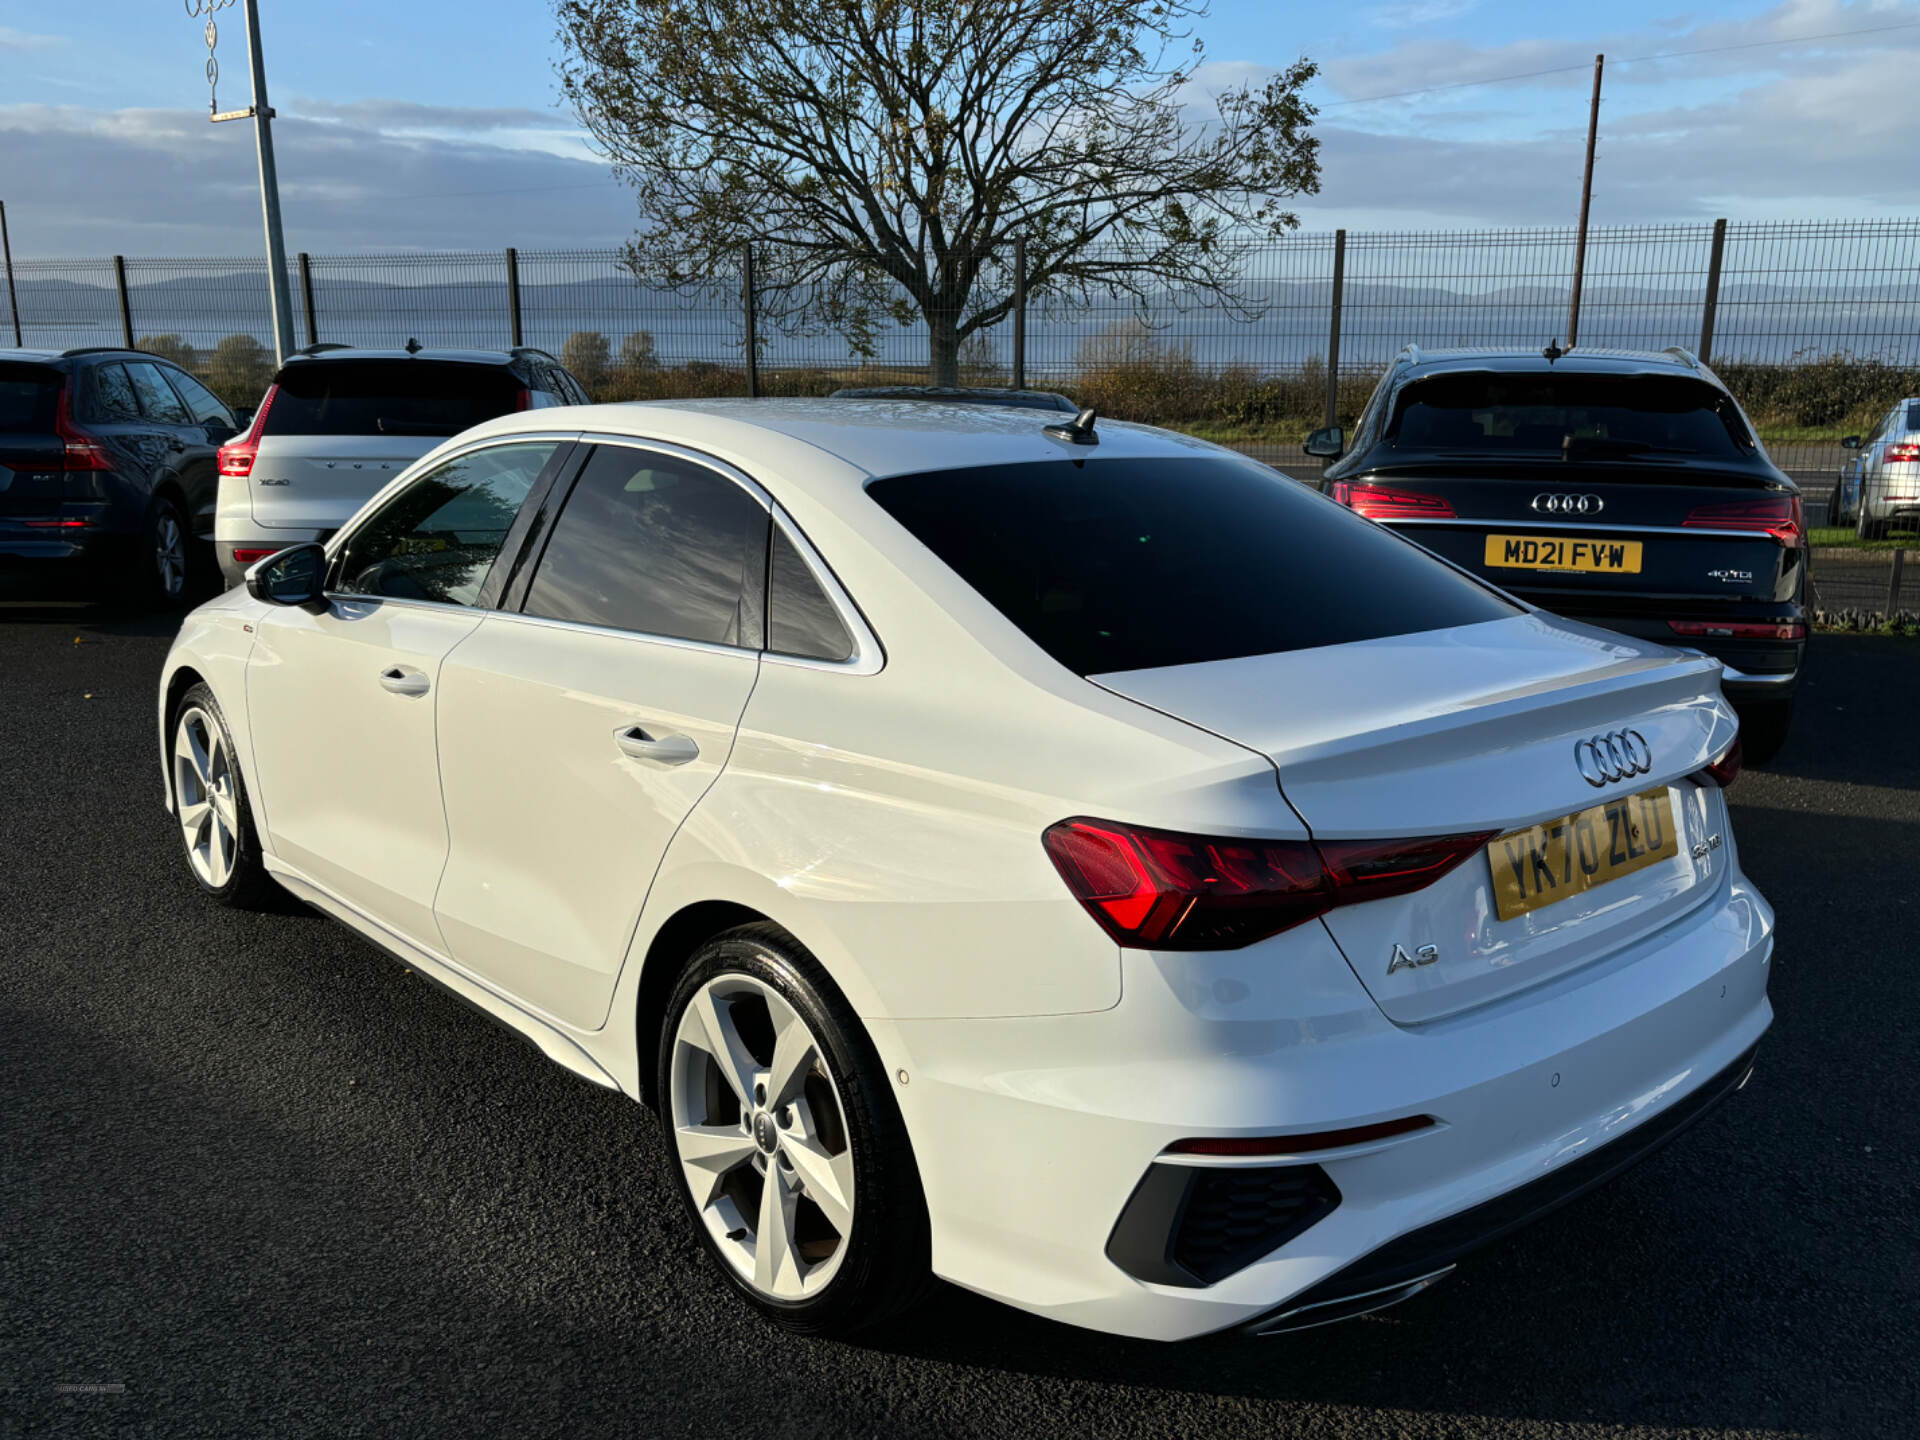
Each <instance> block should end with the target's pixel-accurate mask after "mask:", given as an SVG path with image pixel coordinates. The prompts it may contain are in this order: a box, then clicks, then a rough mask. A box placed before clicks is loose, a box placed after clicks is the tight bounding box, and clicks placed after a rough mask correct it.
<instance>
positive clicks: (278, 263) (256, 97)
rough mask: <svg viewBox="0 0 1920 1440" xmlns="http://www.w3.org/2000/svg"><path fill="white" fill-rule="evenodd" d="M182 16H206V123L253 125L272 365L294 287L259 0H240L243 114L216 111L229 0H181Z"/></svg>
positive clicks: (289, 343) (289, 333)
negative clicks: (247, 88)
mask: <svg viewBox="0 0 1920 1440" xmlns="http://www.w3.org/2000/svg"><path fill="white" fill-rule="evenodd" d="M183 3H184V4H185V5H186V9H187V14H188V15H189V16H190V17H192V18H194V19H198V18H199V17H200V16H202V15H204V16H206V18H207V29H206V36H207V119H208V120H209V121H210V122H212V123H213V124H216V125H217V124H219V123H220V122H221V121H223V120H251V121H253V138H254V149H255V152H256V153H257V154H258V156H259V161H260V214H261V218H262V220H264V221H265V223H266V231H267V287H268V290H269V292H270V294H271V296H272V300H273V353H274V360H275V362H276V363H278V362H281V361H284V360H285V359H286V358H287V356H288V355H290V354H291V353H293V350H294V348H295V346H294V343H293V287H292V285H291V284H290V283H289V281H288V279H287V242H286V236H285V234H284V233H283V232H282V230H281V227H280V172H279V170H278V169H277V168H276V167H275V165H274V161H273V106H271V105H269V104H268V103H267V65H266V61H265V60H264V59H263V58H262V57H261V53H260V5H259V0H244V6H243V9H242V13H243V14H244V15H245V16H246V25H247V73H248V79H249V80H250V81H251V83H252V87H253V103H252V104H251V105H248V106H247V107H246V108H245V109H243V110H224V111H223V110H222V109H220V104H219V100H218V98H217V96H218V90H217V88H216V87H217V86H218V84H219V80H220V64H219V62H218V61H217V60H216V59H215V58H214V54H213V47H214V43H215V42H216V41H217V40H218V38H219V31H218V29H217V28H216V27H215V25H214V22H213V17H214V13H215V12H216V11H219V10H225V9H226V8H227V7H228V6H230V5H232V4H233V3H234V0H183Z"/></svg>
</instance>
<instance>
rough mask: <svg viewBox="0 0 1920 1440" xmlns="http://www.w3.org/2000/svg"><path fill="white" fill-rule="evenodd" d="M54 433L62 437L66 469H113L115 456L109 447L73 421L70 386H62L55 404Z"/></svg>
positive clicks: (64, 467)
mask: <svg viewBox="0 0 1920 1440" xmlns="http://www.w3.org/2000/svg"><path fill="white" fill-rule="evenodd" d="M53 433H54V434H56V435H58V436H59V437H60V444H61V449H62V453H63V458H64V463H63V464H62V467H61V468H62V469H66V470H111V469H112V468H113V458H112V457H111V456H110V455H108V454H107V447H106V446H105V445H102V444H101V443H100V442H99V441H98V440H97V439H95V438H94V437H93V436H92V435H89V434H88V433H87V432H86V431H85V430H82V429H81V428H80V427H79V426H78V425H76V424H74V423H73V407H72V399H71V390H70V387H68V386H66V385H62V386H61V387H60V399H59V401H58V403H57V404H56V405H55V406H54V411H53Z"/></svg>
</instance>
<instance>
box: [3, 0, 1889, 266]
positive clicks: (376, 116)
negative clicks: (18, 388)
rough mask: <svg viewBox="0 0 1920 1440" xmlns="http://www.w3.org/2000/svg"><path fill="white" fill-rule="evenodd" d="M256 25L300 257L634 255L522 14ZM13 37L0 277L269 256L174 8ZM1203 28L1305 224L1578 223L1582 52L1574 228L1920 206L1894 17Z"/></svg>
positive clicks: (235, 46)
mask: <svg viewBox="0 0 1920 1440" xmlns="http://www.w3.org/2000/svg"><path fill="white" fill-rule="evenodd" d="M260 9H261V32H262V38H263V41H264V45H265V53H266V60H267V74H268V81H269V86H270V93H271V97H272V100H273V103H274V107H275V109H276V111H277V113H278V118H277V120H276V122H275V127H274V133H275V140H276V148H277V151H278V156H279V164H280V175H281V197H282V206H283V210H284V214H285V220H286V234H287V243H288V246H289V248H291V249H295V250H308V251H312V252H315V253H333V254H338V253H356V252H372V251H392V250H490V249H497V248H500V247H504V246H507V245H516V246H519V247H521V248H523V249H552V248H567V247H581V248H586V247H598V246H605V245H611V244H616V243H618V242H619V241H620V240H622V239H624V238H625V237H626V236H627V235H628V234H630V233H631V231H632V229H633V224H634V210H633V202H632V199H631V196H630V194H629V193H628V192H627V191H626V190H625V189H624V188H623V187H622V186H621V184H620V183H619V182H618V181H617V180H615V179H614V178H613V176H612V174H611V171H610V170H609V168H608V166H607V165H606V163H605V162H604V161H603V160H600V159H599V158H598V157H596V156H595V155H594V154H593V152H592V151H591V149H590V148H589V146H588V143H587V141H586V138H585V136H584V134H583V133H582V131H581V129H580V127H579V125H578V123H577V122H576V120H575V118H574V117H573V115H572V114H571V113H570V112H569V111H568V110H566V109H565V108H564V107H563V106H562V104H561V102H560V99H559V94H558V86H557V83H556V80H555V76H554V68H553V62H554V57H555V55H556V53H557V45H556V42H555V40H554V36H553V30H554V23H553V19H552V16H551V13H550V11H549V9H548V8H547V6H546V5H545V4H544V3H542V0H517V3H511V4H502V3H495V4H493V5H481V4H476V3H474V0H382V3H378V4H376V3H371V0H327V3H325V4H317V3H313V0H298V3H295V0H260ZM7 18H8V19H9V20H10V21H12V22H13V23H11V24H7V25H0V97H4V98H3V99H0V157H4V158H0V201H4V202H5V203H6V206H7V218H8V222H9V226H10V229H11V232H12V241H13V251H14V254H15V256H16V257H49V258H51V257H61V256H72V255H106V254H114V253H120V254H126V255H206V256H226V255H236V254H246V253H252V252H255V251H257V250H258V248H259V245H260V243H261V233H262V232H261V225H260V211H259V191H258V181H257V174H256V170H255V161H254V154H253V134H252V127H251V126H250V125H248V124H246V123H244V122H241V123H231V124H221V125H210V124H209V123H208V121H207V118H206V117H207V84H206V77H205V65H206V57H207V51H206V42H205V36H204V33H203V28H204V23H205V22H204V21H203V20H199V19H193V18H190V17H188V16H187V15H186V14H185V7H184V6H183V5H182V3H181V0H94V3H92V4H88V5H69V6H37V7H27V6H21V7H9V12H8V17H7ZM217 23H218V25H219V32H220V33H219V45H218V49H217V52H216V53H217V56H218V58H219V62H220V67H221V79H220V86H219V101H220V105H221V108H222V109H227V108H233V107H239V106H244V105H245V104H246V102H247V99H248V95H247V79H246V69H247V67H246V51H245V38H244V34H243V29H242V23H241V19H240V10H239V8H238V7H237V6H236V7H234V8H230V9H226V10H222V11H221V12H220V13H219V15H218V17H217ZM1197 31H1198V34H1199V37H1200V39H1201V40H1203V41H1204V42H1205V45H1206V62H1205V64H1204V66H1203V68H1202V70H1201V71H1200V73H1199V74H1198V75H1197V76H1196V81H1195V83H1196V85H1198V86H1200V87H1202V88H1205V87H1207V86H1218V85H1230V84H1233V83H1237V82H1238V81H1240V80H1242V79H1253V80H1258V79H1260V78H1262V77H1263V76H1264V75H1265V74H1267V73H1269V72H1271V71H1272V70H1274V69H1277V68H1279V67H1282V66H1284V65H1287V64H1289V63H1291V62H1292V61H1293V60H1295V59H1296V58H1298V57H1299V56H1301V55H1306V56H1308V57H1310V58H1312V59H1313V60H1315V61H1316V62H1318V64H1319V65H1320V67H1321V77H1320V78H1319V79H1318V80H1317V81H1316V82H1315V83H1314V85H1313V86H1312V88H1311V90H1310V92H1309V95H1310V98H1311V99H1312V100H1313V101H1314V102H1315V103H1316V104H1317V105H1318V106H1320V107H1321V108H1320V115H1319V119H1318V121H1317V123H1316V130H1317V133H1318V134H1319V135H1320V138H1321V142H1322V151H1321V160H1322V171H1323V173H1322V184H1321V191H1320V193H1319V194H1318V195H1315V196H1302V197H1300V198H1299V200H1298V201H1297V202H1295V208H1296V210H1297V211H1298V213H1299V215H1300V217H1301V221H1302V228H1303V229H1306V230H1331V229H1333V228H1335V227H1337V226H1345V227H1346V228H1348V229H1397V230H1408V229H1451V228H1459V227H1474V228H1479V227H1489V226H1535V225H1562V224H1570V223H1572V221H1573V220H1574V219H1575V217H1576V213H1577V210H1578V205H1579V184H1580V165H1581V152H1582V148H1583V144H1584V140H1585V131H1586V119H1587V99H1588V93H1589V89H1590V87H1591V84H1592V72H1591V65H1592V61H1593V57H1594V55H1595V53H1596V52H1604V53H1605V54H1606V56H1607V70H1606V88H1605V102H1604V105H1603V108H1602V116H1601V137H1600V146H1599V159H1598V165H1597V169H1596V173H1595V180H1594V199H1593V216H1594V223H1596V224H1601V225H1606V224H1622V223H1640V222H1660V221H1695V220H1701V219H1711V218H1713V217H1715V216H1722V215H1724V216H1727V217H1729V218H1732V219H1843V218H1844V219H1852V218H1859V217H1869V218H1871V217H1879V216H1912V215H1916V214H1920V180H1917V179H1916V177H1917V176H1920V166H1916V164H1915V159H1914V154H1913V151H1914V147H1915V143H1916V141H1915V138H1914V137H1915V136H1916V135H1920V85H1916V84H1915V79H1914V77H1915V74H1916V72H1920V64H1917V63H1916V62H1920V3H1913V0H1908V3H1892V0H1780V3H1772V4H1768V3H1751V0H1719V3H1704V4H1698V5H1694V6H1691V7H1686V6H1681V5H1676V4H1673V3H1666V0H1610V3H1607V4H1605V5H1599V4H1592V3H1566V0H1344V3H1315V4H1300V3H1289V0H1214V3H1213V6H1212V10H1211V13H1210V14H1209V15H1208V16H1207V18H1206V19H1205V20H1203V21H1201V22H1200V23H1199V25H1198V26H1197ZM1847 32H1850V33H1847ZM1674 52H1707V53H1689V54H1684V55H1677V56H1676V55H1675V53H1674ZM1660 57H1667V58H1660ZM1543 71H1544V72H1551V73H1546V74H1542V73H1539V72H1543ZM1512 76H1527V77H1530V78H1525V79H1518V80H1515V79H1507V78H1505V77H1512ZM1490 79H1500V80H1501V81H1502V83H1497V84H1475V83H1469V82H1477V81H1485V80H1490ZM1409 91H1413V92H1419V93H1413V94H1408V93H1406V92H1409ZM1382 97H1391V98H1382Z"/></svg>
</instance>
